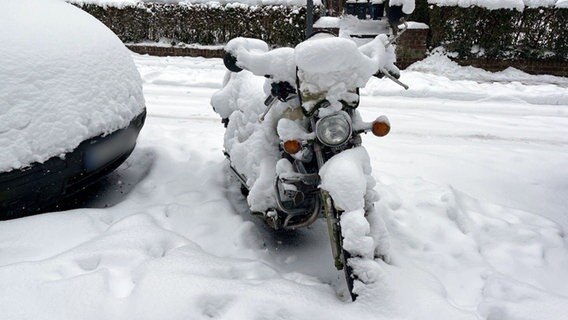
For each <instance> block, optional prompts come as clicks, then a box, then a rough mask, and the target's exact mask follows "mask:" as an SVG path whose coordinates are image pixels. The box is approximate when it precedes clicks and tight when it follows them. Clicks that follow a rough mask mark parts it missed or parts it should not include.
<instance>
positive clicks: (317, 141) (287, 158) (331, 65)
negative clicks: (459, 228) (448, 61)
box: [211, 33, 399, 300]
mask: <svg viewBox="0 0 568 320" xmlns="http://www.w3.org/2000/svg"><path fill="white" fill-rule="evenodd" d="M392 40H393V39H392V36H391V38H389V37H388V36H387V35H379V36H377V37H376V38H375V39H374V40H372V41H370V42H369V43H367V44H365V45H363V46H361V47H357V45H356V44H355V43H354V42H353V41H352V40H350V39H345V38H338V37H335V36H333V35H331V34H328V33H318V34H315V35H313V36H312V37H310V38H309V39H308V40H306V41H304V42H302V43H300V44H299V45H297V46H296V47H295V48H278V49H274V50H268V46H267V44H266V43H265V42H263V41H261V40H256V39H248V38H236V39H233V40H231V41H230V42H229V43H228V44H227V45H226V47H225V50H226V52H227V54H226V56H225V59H224V62H225V66H226V67H227V68H228V69H229V71H228V72H227V74H226V76H225V79H224V86H223V88H222V89H221V90H220V91H218V92H217V93H216V94H215V95H214V96H213V98H212V100H211V103H212V105H213V107H214V110H215V111H216V112H217V113H219V114H220V115H221V117H222V119H223V123H224V124H225V126H226V133H225V141H224V147H225V155H226V156H227V158H228V160H229V168H230V170H231V171H232V173H233V174H234V176H236V177H237V178H238V181H240V184H241V185H242V187H241V190H242V192H243V194H244V195H245V196H247V202H248V204H249V206H250V210H251V212H252V213H253V214H256V215H259V216H260V217H262V218H263V219H264V220H265V221H266V222H267V223H268V225H269V226H270V227H272V228H274V229H277V230H279V229H284V230H293V229H298V228H302V227H307V226H309V225H311V224H312V223H313V222H314V221H315V220H316V219H317V218H318V217H320V216H323V217H325V219H326V221H327V226H328V230H329V237H330V241H331V246H332V253H333V257H334V261H335V266H336V267H337V269H339V270H340V269H343V270H344V272H345V276H346V280H347V286H348V289H349V292H350V295H351V298H352V299H353V300H355V298H356V297H357V292H358V290H359V289H358V288H359V287H360V286H363V285H364V283H365V281H366V280H365V279H364V278H365V277H364V276H361V275H362V274H363V273H364V269H365V264H366V263H368V262H369V261H372V260H374V259H384V258H385V256H386V248H387V236H386V229H385V227H384V223H383V222H382V219H381V217H380V215H378V214H377V213H376V212H375V211H374V207H373V203H374V202H375V201H376V200H377V194H376V192H375V191H374V190H373V188H374V186H375V180H374V178H373V177H372V175H371V166H370V160H369V156H368V154H367V151H366V150H365V149H364V148H363V147H362V146H361V142H362V141H361V135H362V134H364V133H367V132H372V133H373V134H374V135H376V136H379V137H382V136H385V135H386V134H388V132H389V130H390V124H389V121H388V119H387V118H386V117H385V116H380V117H378V118H377V119H376V120H374V121H372V122H364V121H363V120H362V119H361V116H360V114H359V112H358V110H357V107H358V105H359V99H360V95H359V88H361V87H364V86H365V84H366V83H367V81H368V80H369V79H370V78H371V77H372V76H373V75H375V76H377V75H378V74H380V75H381V76H387V77H389V78H392V79H393V80H396V78H397V75H398V74H399V71H398V69H397V68H396V67H395V66H394V64H393V62H394V59H395V54H394V49H393V47H392ZM243 69H244V70H246V71H243V72H240V71H242V70H243ZM255 76H262V77H265V79H264V80H261V79H262V78H260V77H255ZM263 82H264V90H262V89H261V88H262V86H263ZM265 94H266V95H267V96H268V97H267V98H265V97H266V95H265Z"/></svg>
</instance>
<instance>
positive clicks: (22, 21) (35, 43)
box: [0, 0, 145, 172]
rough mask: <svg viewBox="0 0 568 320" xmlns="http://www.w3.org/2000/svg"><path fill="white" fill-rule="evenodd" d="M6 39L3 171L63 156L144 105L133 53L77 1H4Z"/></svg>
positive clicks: (0, 67) (0, 77)
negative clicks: (78, 5) (81, 8)
mask: <svg viewBox="0 0 568 320" xmlns="http://www.w3.org/2000/svg"><path fill="white" fill-rule="evenodd" d="M0 43H1V44H2V45H0V61H1V64H0V147H1V150H2V151H1V152H0V172H6V171H11V170H13V169H19V168H23V167H26V166H28V165H30V164H32V163H34V162H44V161H46V160H48V159H49V158H52V157H54V156H61V155H64V154H65V153H67V152H70V151H72V150H73V149H75V148H76V147H77V146H78V145H79V144H80V143H81V142H82V141H84V140H86V139H88V138H91V137H95V136H99V135H101V134H109V133H112V132H114V131H116V130H118V129H122V128H125V127H127V126H128V124H129V123H130V121H131V120H132V119H133V118H134V117H136V116H137V115H139V114H140V113H142V111H143V109H144V105H145V103H144V97H143V95H142V81H141V79H140V75H139V74H138V71H137V70H136V67H135V65H134V63H133V61H132V58H131V56H130V53H129V51H128V50H127V49H126V48H125V47H124V45H123V44H122V42H121V41H120V40H119V39H118V38H117V37H116V35H114V34H113V33H112V31H110V30H109V29H108V28H107V27H106V26H104V25H103V24H102V23H101V22H99V21H98V20H96V19H95V18H94V17H92V16H90V15H89V14H87V13H85V12H83V11H82V10H80V9H78V8H76V7H74V6H72V5H70V4H67V3H65V2H63V1H58V0H3V1H2V10H0Z"/></svg>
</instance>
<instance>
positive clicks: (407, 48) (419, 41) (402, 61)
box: [396, 29, 430, 69]
mask: <svg viewBox="0 0 568 320" xmlns="http://www.w3.org/2000/svg"><path fill="white" fill-rule="evenodd" d="M429 31H430V30H429V29H408V30H406V32H404V33H403V34H402V35H401V36H400V38H399V39H398V41H397V46H396V59H397V63H396V65H397V66H398V67H399V68H401V69H406V68H407V67H408V66H409V65H411V64H413V63H414V62H416V61H420V60H422V59H424V58H425V57H426V52H427V50H428V44H427V40H428V33H429Z"/></svg>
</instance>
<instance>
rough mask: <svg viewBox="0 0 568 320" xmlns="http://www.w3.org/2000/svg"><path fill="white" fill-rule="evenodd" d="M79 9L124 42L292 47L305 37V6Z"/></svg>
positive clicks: (156, 5) (141, 5)
mask: <svg viewBox="0 0 568 320" xmlns="http://www.w3.org/2000/svg"><path fill="white" fill-rule="evenodd" d="M76 5H77V6H79V7H80V8H82V9H83V10H85V11H87V12H88V13H90V14H91V15H93V16H95V17H96V18H97V19H99V20H101V21H102V22H103V23H104V24H106V25H107V26H108V27H109V28H110V29H111V30H112V31H114V33H116V34H117V35H118V36H119V37H120V38H121V40H122V41H125V42H142V41H147V40H150V41H160V40H163V39H171V40H172V41H175V42H184V43H188V44H191V43H198V44H201V45H212V44H224V43H226V42H228V41H229V40H230V39H232V38H236V37H250V38H259V39H262V40H264V41H266V42H268V43H269V44H271V45H278V46H290V45H295V44H297V43H299V42H300V41H301V40H302V39H303V37H304V34H303V29H304V27H303V26H304V25H305V8H302V7H294V6H292V7H289V6H251V5H246V4H239V3H233V4H226V5H220V4H219V3H210V4H188V3H183V2H182V3H175V4H171V3H145V2H144V3H143V2H138V3H134V4H132V5H125V6H110V5H108V6H104V5H96V4H89V3H85V4H79V3H76Z"/></svg>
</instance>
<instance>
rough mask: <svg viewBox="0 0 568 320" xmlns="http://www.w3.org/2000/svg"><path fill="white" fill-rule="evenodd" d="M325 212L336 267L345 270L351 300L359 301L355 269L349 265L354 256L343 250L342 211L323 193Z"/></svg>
mask: <svg viewBox="0 0 568 320" xmlns="http://www.w3.org/2000/svg"><path fill="white" fill-rule="evenodd" d="M322 200H323V210H324V214H325V216H326V220H327V226H328V231H329V235H330V241H331V251H332V253H333V258H334V260H335V267H336V268H337V269H338V270H341V269H343V273H344V274H345V281H346V283H347V289H348V290H349V295H350V296H351V300H352V301H355V299H357V294H356V293H354V292H353V285H354V283H355V280H357V276H356V275H355V274H354V273H353V268H352V267H351V266H350V265H349V259H350V258H352V257H353V256H352V255H351V253H350V252H349V251H347V250H345V249H343V233H342V232H341V224H340V217H341V213H342V212H341V211H337V210H336V209H335V207H334V205H333V200H332V199H331V197H329V195H328V194H327V192H323V193H322Z"/></svg>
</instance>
